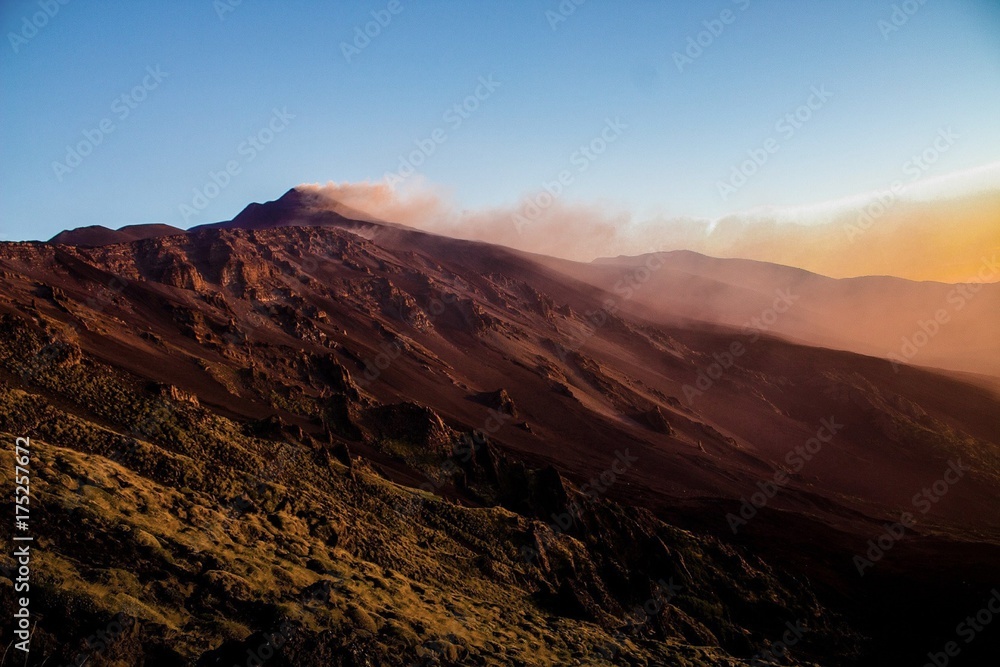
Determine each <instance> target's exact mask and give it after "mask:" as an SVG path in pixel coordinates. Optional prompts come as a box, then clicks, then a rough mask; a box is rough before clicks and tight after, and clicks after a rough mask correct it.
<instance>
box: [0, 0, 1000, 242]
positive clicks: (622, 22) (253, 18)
mask: <svg viewBox="0 0 1000 667" xmlns="http://www.w3.org/2000/svg"><path fill="white" fill-rule="evenodd" d="M230 1H231V0H219V2H215V3H213V2H212V0H198V1H186V0H182V1H177V2H169V3H168V2H160V3H153V2H129V3H119V2H102V1H99V0H94V1H87V2H84V1H83V0H70V1H69V2H68V3H67V4H65V5H63V4H60V3H59V2H58V0H42V2H41V3H39V2H38V0H35V1H32V2H18V1H6V2H3V3H2V4H0V7H2V15H0V26H2V32H3V34H4V36H5V39H4V44H3V45H0V53H2V55H0V85H2V90H3V94H2V96H0V119H2V123H0V150H2V160H0V216H2V217H0V233H2V234H3V236H4V237H5V238H7V239H11V240H20V239H45V238H49V237H51V236H52V235H53V234H55V233H56V232H58V231H59V230H61V229H64V228H69V227H76V226H81V225H90V224H103V225H106V226H108V227H119V226H122V225H125V224H132V223H139V222H166V223H169V224H173V225H177V226H181V227H187V226H191V225H194V224H200V223H204V222H213V221H217V220H224V219H228V218H230V217H232V216H233V215H235V214H236V213H237V212H238V211H239V210H240V209H241V208H243V206H244V205H245V204H246V203H248V202H250V201H263V200H267V199H273V198H275V197H277V196H279V195H281V194H282V193H283V192H284V191H285V190H286V189H287V188H289V187H291V186H294V185H296V184H298V183H302V182H326V181H329V180H334V181H339V182H343V181H352V182H357V181H365V180H380V179H382V178H383V177H384V176H385V175H386V174H387V173H391V172H394V171H396V170H397V169H398V168H399V166H400V156H406V155H408V154H410V153H412V152H413V151H414V150H419V148H418V145H417V143H415V142H423V144H424V146H430V145H431V144H428V143H427V142H428V141H431V142H433V146H434V150H433V152H432V153H431V154H429V155H425V156H424V159H423V160H422V164H421V165H420V168H419V173H420V175H421V176H422V177H423V178H424V179H426V180H427V181H429V182H430V183H434V184H436V185H438V186H441V187H442V188H444V189H446V190H447V191H449V192H450V193H451V194H452V195H453V196H454V198H455V200H456V201H457V202H459V203H460V204H461V205H462V206H466V207H470V208H474V207H475V208H478V207H485V206H501V205H510V204H512V203H514V202H517V201H519V200H520V198H521V197H523V196H524V195H525V194H526V193H530V192H535V191H537V190H539V188H541V187H542V185H543V183H545V182H551V181H552V180H554V179H556V178H557V177H558V174H559V173H560V171H563V170H565V169H567V168H569V169H573V170H574V179H573V182H572V184H571V185H569V186H567V187H566V188H565V191H564V192H563V194H562V196H563V197H564V198H565V199H566V201H567V202H574V203H575V202H579V203H590V202H594V203H598V204H612V205H614V206H618V207H623V208H626V209H628V210H630V211H634V212H635V213H636V214H637V215H646V214H652V213H656V214H665V215H692V216H707V217H716V216H721V215H724V214H727V213H730V212H733V211H738V210H745V209H748V208H754V207H758V206H765V205H774V206H795V205H804V204H809V203H813V202H820V201H825V200H831V199H837V198H841V197H844V196H847V195H851V194H854V193H858V192H862V191H868V190H871V189H875V188H884V187H886V186H887V185H888V184H889V183H890V182H891V181H893V180H894V179H897V178H900V177H901V175H902V173H903V169H904V167H903V165H904V163H906V162H907V160H909V159H910V157H911V156H913V155H915V154H919V153H920V152H922V151H924V150H925V149H928V147H930V146H932V145H933V141H934V139H935V136H936V135H937V134H938V132H939V130H941V129H942V128H945V127H951V128H953V131H954V132H955V133H957V135H958V137H959V138H958V140H957V141H956V142H955V143H954V145H953V146H952V147H950V150H948V152H947V153H946V154H943V155H940V156H939V158H940V159H937V160H936V162H935V163H934V164H933V165H928V169H927V175H928V176H936V175H943V174H947V173H950V172H956V171H961V170H965V169H969V168H973V167H977V166H981V165H984V164H987V163H992V162H995V161H997V160H1000V122H997V118H998V115H997V114H998V109H1000V3H997V2H995V1H988V0H982V1H974V0H951V1H949V2H945V1H943V0H927V1H926V2H925V3H924V4H921V3H920V2H919V0H909V2H906V3H894V2H890V1H887V0H886V1H883V0H874V1H873V0H865V1H863V2H862V1H846V0H844V1H838V2H833V1H826V2H805V1H802V0H798V1H792V0H788V1H784V0H770V1H768V0H749V1H748V0H738V1H730V0H717V1H713V2H698V3H693V2H652V1H634V2H610V1H602V0H587V1H586V2H583V4H581V5H578V6H577V5H575V4H574V3H573V2H572V0H566V1H565V2H563V3H562V6H563V7H564V8H566V7H574V8H575V9H574V10H573V11H572V13H569V12H564V14H559V13H558V12H559V8H560V2H558V1H557V0H550V1H547V2H546V1H542V2H519V1H514V0H504V1H498V2H459V1H457V0H456V1H451V2H444V1H434V0H396V1H395V2H393V3H390V2H389V1H388V0H385V1H383V0H376V1H374V2H357V3H327V2H306V1H305V0H300V1H289V2H281V3H272V2H268V3H266V2H263V0H242V2H239V3H238V4H236V5H235V6H230V5H229V2H230ZM894 4H895V5H896V6H897V7H901V11H902V6H903V5H905V6H906V7H905V8H906V9H909V10H910V12H911V13H910V14H906V13H905V12H903V13H898V12H897V15H896V17H895V19H896V22H895V24H893V23H892V19H893V12H894V9H893V5H894ZM45 6H48V13H49V14H51V16H45V15H43V14H39V13H40V12H44V11H45ZM56 8H57V9H56ZM391 9H394V10H396V11H395V13H393V12H392V11H390V10H391ZM228 10H231V11H228ZM372 12H375V13H376V16H377V17H378V16H380V17H381V18H382V20H383V22H384V23H386V25H384V26H379V28H378V31H377V32H378V34H377V35H376V36H375V37H372V38H371V39H370V41H369V43H367V44H364V42H363V41H359V42H357V44H359V45H361V46H362V47H363V48H359V49H357V47H356V46H355V48H356V49H357V50H356V51H353V52H351V53H349V54H348V56H345V54H344V48H343V44H344V43H348V44H350V43H352V42H353V40H354V39H355V36H356V30H358V29H360V30H362V31H363V30H364V28H365V24H366V23H368V22H371V21H373V20H375V19H374V18H373V15H372ZM723 12H731V13H726V14H724V13H723ZM555 17H558V19H559V20H556V18H555ZM387 19H388V20H387ZM562 19H565V20H562ZM32 21H34V23H36V24H40V25H41V27H39V28H37V30H32V27H35V26H31V23H32ZM880 21H883V22H884V23H883V24H882V26H881V27H880V24H879V22H880ZM706 22H708V25H707V26H706ZM886 26H892V28H898V29H894V30H892V31H891V32H889V31H888V29H887V28H886ZM720 27H721V30H720ZM712 28H714V29H715V31H716V32H717V33H718V34H716V35H713V34H711V32H710V30H711V29H712ZM369 29H370V31H371V32H373V33H374V32H376V31H375V29H374V26H369ZM699 33H702V34H701V35H699ZM699 37H700V40H701V42H702V44H703V45H704V46H702V47H700V48H701V50H700V52H699V51H698V49H696V48H694V47H691V50H690V51H689V52H688V55H689V56H691V55H694V56H695V57H692V58H691V59H690V60H689V61H685V62H683V63H681V67H679V66H678V64H677V59H676V56H675V54H676V53H682V54H683V53H685V51H686V49H688V47H689V45H690V43H691V42H689V39H691V40H695V41H697V40H698V39H699ZM151 72H159V73H158V74H156V75H155V76H154V75H153V74H151ZM481 77H482V78H484V79H485V80H487V81H488V80H490V77H492V80H493V81H494V82H497V83H499V86H495V85H494V86H490V87H489V88H486V87H483V85H482V84H481V83H480V80H481ZM814 87H815V88H814ZM477 88H478V92H479V93H480V97H481V98H482V99H480V100H476V101H475V103H470V104H469V105H468V106H469V109H470V110H469V111H463V112H462V114H461V115H456V114H457V113H458V112H456V111H454V110H453V111H451V112H450V113H449V109H453V107H454V106H455V105H456V104H459V105H461V104H462V103H463V101H464V100H466V98H467V97H469V96H470V95H475V93H476V92H477ZM814 89H816V90H825V91H827V92H828V93H829V94H830V96H829V98H828V99H825V100H823V101H821V102H820V101H819V100H820V98H817V97H815V95H814V93H813V92H811V91H812V90H814ZM133 91H134V94H133ZM123 94H124V95H125V96H126V97H125V99H124V100H123V99H122V95H123ZM811 96H812V99H810V98H811ZM810 101H811V102H812V103H813V107H814V108H813V109H808V110H807V111H802V110H801V109H799V107H801V106H802V105H803V104H807V103H808V102H810ZM473 106H475V107H477V108H475V109H474V110H471V107H473ZM275 110H278V111H279V115H278V116H277V117H276V116H275ZM796 110H799V113H800V118H807V120H805V121H804V122H799V123H798V125H797V126H796V127H795V128H794V132H792V133H791V134H790V135H789V131H788V127H789V125H788V124H787V121H786V124H785V125H784V126H783V129H782V130H779V129H778V128H779V127H781V126H779V125H778V123H779V121H781V119H782V118H783V117H785V116H786V114H789V113H793V114H794V113H795V112H796ZM126 112H127V114H126ZM456 119H457V120H456ZM608 119H612V120H614V119H618V121H619V122H620V123H621V124H622V125H624V126H625V129H624V130H623V131H622V132H621V133H620V136H617V137H616V140H615V141H614V142H613V143H610V144H608V145H607V147H606V150H604V152H603V153H602V154H600V155H599V156H595V158H594V159H593V160H588V163H587V168H586V170H582V171H579V172H576V167H574V166H572V165H573V164H574V163H573V161H572V160H573V156H574V154H576V153H577V151H578V149H579V148H580V146H582V145H586V144H589V143H590V142H591V141H594V140H597V138H598V137H600V136H601V131H602V128H603V127H605V124H606V122H607V120H608ZM459 120H460V121H461V122H458V121H459ZM102 123H103V125H102ZM102 128H103V129H102ZM107 130H110V131H107ZM435 131H437V134H435ZM251 136H256V137H257V147H254V146H253V142H250V143H248V137H251ZM432 137H437V139H436V140H435V139H432ZM98 139H99V141H98ZM264 139H268V140H269V143H266V145H265V144H264V143H262V140H264ZM769 139H770V140H773V142H774V143H772V144H770V145H771V147H772V148H774V147H775V146H777V148H776V151H774V152H769V153H767V159H766V161H764V163H763V164H762V165H760V166H759V167H757V168H755V169H753V171H754V173H753V175H752V177H750V178H748V179H747V181H746V184H745V185H741V187H739V188H737V189H736V191H735V193H732V192H730V193H729V194H728V196H726V197H725V198H724V197H723V196H722V195H721V194H720V187H719V183H720V181H725V180H727V179H730V178H731V176H732V173H733V169H734V168H739V165H740V164H741V163H743V162H744V161H745V160H747V159H749V156H750V155H752V154H753V152H756V154H757V155H758V156H761V155H762V153H761V152H760V151H761V150H762V149H763V147H765V146H766V145H767V143H766V142H768V140H769ZM81 142H83V143H84V144H85V145H84V146H83V151H87V152H88V154H87V155H85V156H80V158H79V160H78V162H77V160H76V159H74V158H68V157H67V147H76V146H78V145H79V144H80V143H81ZM88 145H89V148H90V150H89V151H88V150H87V149H88ZM597 146H598V147H600V142H598V144H597ZM74 150H75V149H74ZM83 151H81V152H83ZM748 151H750V152H751V153H749V154H748ZM426 152H429V151H425V153H426ZM56 163H59V165H62V166H59V165H57V164H56ZM74 163H75V164H74ZM227 165H229V166H230V167H232V173H231V174H224V175H221V176H220V175H219V174H220V172H225V171H226V169H227ZM212 173H215V174H216V179H215V180H216V181H217V182H218V183H222V184H223V185H222V187H214V188H213V187H212V185H210V184H211V183H212V176H211V174H212ZM227 177H228V178H227ZM206 187H207V190H206ZM195 190H198V191H200V192H202V193H203V195H204V194H208V195H210V196H207V197H205V199H203V200H197V199H196V197H195ZM185 206H186V207H188V208H187V209H185V208H184V207H185Z"/></svg>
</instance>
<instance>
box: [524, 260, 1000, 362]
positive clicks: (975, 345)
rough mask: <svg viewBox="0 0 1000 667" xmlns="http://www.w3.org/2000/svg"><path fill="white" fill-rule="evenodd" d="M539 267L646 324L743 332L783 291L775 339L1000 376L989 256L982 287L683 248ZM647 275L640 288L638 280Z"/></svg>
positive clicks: (994, 266)
mask: <svg viewBox="0 0 1000 667" xmlns="http://www.w3.org/2000/svg"><path fill="white" fill-rule="evenodd" d="M542 261H544V262H545V263H546V264H548V265H549V266H552V267H553V268H555V269H557V270H559V271H560V272H562V273H564V274H566V275H567V276H571V277H573V278H575V279H577V280H581V281H584V282H586V283H588V284H591V285H595V286H598V287H600V288H602V289H604V290H607V291H609V292H611V293H613V294H616V295H617V296H619V297H626V298H625V301H626V302H627V303H626V307H627V308H628V309H629V310H630V311H631V312H634V313H638V314H641V315H643V316H645V317H647V318H651V319H656V320H660V321H665V322H674V323H677V322H682V321H684V320H690V321H694V322H702V323H710V324H722V325H727V326H733V327H742V326H743V325H744V324H746V323H748V322H752V321H753V320H754V319H755V318H756V319H757V320H758V321H759V320H760V318H761V316H762V313H764V312H766V310H767V309H768V308H769V307H771V305H772V304H773V303H774V300H775V298H776V297H777V296H778V295H779V294H784V295H787V297H786V298H788V299H789V300H790V303H791V306H790V307H789V309H788V312H787V313H782V314H781V316H780V317H778V318H776V319H775V320H774V321H773V322H770V323H765V326H767V328H768V329H769V330H770V331H771V332H772V333H774V334H776V335H780V336H784V337H787V338H790V339H793V340H798V341H802V342H804V343H807V344H810V345H820V346H824V347H830V348H834V349H842V350H850V351H853V352H859V353H861V354H867V355H871V356H876V357H880V358H883V359H890V360H895V361H897V362H900V363H909V364H913V365H919V366H928V367H936V368H941V369H948V370H957V371H964V372H970V373H980V374H987V375H991V376H993V377H994V378H997V377H1000V337H998V336H997V335H996V331H997V329H998V328H1000V283H997V282H995V281H996V280H997V279H998V278H1000V264H998V263H997V254H996V253H995V252H994V253H991V254H988V255H984V257H983V260H982V262H981V265H980V267H979V268H980V269H981V276H980V277H981V278H983V279H984V280H985V281H987V283H988V284H977V283H971V284H961V285H949V284H945V283H935V282H913V281H910V280H903V279H901V278H892V277H888V276H869V277H864V278H842V279H834V278H828V277H826V276H821V275H817V274H815V273H810V272H808V271H803V270H801V269H794V268H790V267H786V266H780V265H777V264H768V263H765V262H756V261H751V260H740V259H717V258H713V257H706V256H704V255H699V254H697V253H693V252H687V251H676V252H665V253H654V254H650V255H642V256H639V257H617V258H607V259H600V260H596V261H595V262H592V263H587V264H584V263H577V262H568V261H565V260H556V259H544V260H542ZM647 275H648V276H649V278H648V280H647V281H644V282H640V281H638V280H636V279H635V276H647ZM988 281H994V282H992V283H989V282H988ZM936 318H937V319H936Z"/></svg>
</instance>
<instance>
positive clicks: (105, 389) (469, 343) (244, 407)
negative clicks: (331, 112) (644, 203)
mask: <svg viewBox="0 0 1000 667" xmlns="http://www.w3.org/2000/svg"><path fill="white" fill-rule="evenodd" d="M958 289H959V287H958V286H954V285H946V284H942V283H917V282H910V281H905V280H900V279H896V278H888V277H869V278H857V279H848V280H834V279H831V278H826V277H824V276H819V275H816V274H812V273H809V272H805V271H801V270H798V269H792V268H789V267H783V266H778V265H774V264H766V263H762V262H749V261H745V260H736V259H729V260H727V259H716V258H710V257H706V256H704V255H698V254H695V253H688V252H675V253H658V254H653V255H646V256H641V257H619V258H607V259H604V260H598V261H595V262H591V263H577V262H569V261H566V260H560V259H556V258H551V257H544V256H540V255H533V254H530V253H525V252H520V251H515V250H511V249H508V248H504V247H500V246H495V245H488V244H484V243H478V242H472V241H463V240H457V239H453V238H449V237H444V236H438V235H433V234H429V233H425V232H421V231H417V230H414V229H410V228H407V227H405V226H402V225H398V224H393V223H392V222H387V221H381V220H377V219H374V218H372V217H371V216H368V215H366V214H365V213H364V212H361V211H356V210H352V209H350V208H348V207H344V206H342V205H340V204H337V203H336V202H329V201H321V200H318V199H317V198H315V197H314V196H313V195H311V194H309V193H306V192H303V191H300V190H297V189H292V190H290V191H288V192H287V193H286V194H285V195H283V196H282V197H281V198H279V199H277V200H275V201H272V202H267V203H263V204H251V205H250V206H248V207H247V208H245V209H244V210H243V211H242V212H241V213H240V214H238V215H237V216H236V217H235V218H233V219H232V220H230V221H227V222H220V223H215V224H211V225H203V226H201V227H196V228H193V229H191V230H189V231H181V230H176V229H173V228H169V227H166V226H153V227H151V226H143V227H142V228H141V229H138V228H123V229H121V230H117V231H112V230H108V229H105V228H99V229H94V228H85V229H78V230H72V231H68V232H63V233H61V234H59V235H57V236H56V237H54V238H53V239H52V240H51V241H49V242H47V243H40V242H29V243H2V244H0V399H2V401H3V404H4V405H3V409H2V410H0V422H2V425H0V429H2V431H3V432H4V433H5V438H6V439H7V440H8V441H9V442H13V441H14V439H15V438H18V437H30V439H31V447H32V456H33V459H32V463H31V466H32V468H31V471H32V475H33V477H32V493H33V494H34V495H33V497H32V503H33V504H32V514H31V520H32V524H31V526H32V530H33V531H34V535H36V536H37V537H36V539H37V547H36V553H37V559H38V560H37V561H35V564H34V566H33V573H32V576H33V577H34V579H33V580H32V591H33V595H34V598H33V599H34V602H33V604H34V605H35V607H34V608H33V613H36V614H37V617H38V624H37V627H36V628H35V630H34V634H33V638H32V651H31V660H32V661H36V662H35V663H33V664H42V662H43V661H48V662H49V663H50V664H53V663H56V664H62V663H66V662H70V661H72V660H76V659H78V657H79V656H83V657H84V658H86V659H88V660H90V662H89V663H88V664H105V663H106V664H139V663H141V662H148V663H149V664H177V665H182V664H199V665H217V664H218V665H222V664H226V665H229V664H233V663H234V662H239V663H241V664H242V663H243V662H245V661H246V660H247V659H248V658H247V656H248V654H249V655H252V656H260V655H262V649H266V650H267V652H268V655H269V656H271V657H269V658H268V659H267V660H266V664H268V665H284V664H288V665H326V664H334V665H367V664H372V665H374V664H381V665H412V664H441V665H556V664H559V665H563V664H588V665H611V664H629V665H654V664H655V665H660V664H693V665H746V664H760V662H761V661H763V660H765V659H770V657H773V656H776V655H780V654H784V655H785V658H784V659H785V660H786V662H787V664H795V665H810V664H823V665H857V664H872V665H876V664H878V665H881V664H904V663H905V662H906V661H910V662H912V663H914V664H920V662H921V661H922V660H925V659H926V654H927V651H928V650H931V651H934V650H938V647H944V646H945V645H946V644H947V643H948V642H951V641H958V640H957V639H956V635H955V625H956V623H958V622H959V621H961V620H962V619H963V618H965V617H966V616H969V615H970V614H971V615H975V613H976V612H977V611H978V610H979V609H980V608H982V607H983V605H985V604H986V602H987V601H988V600H989V599H990V596H991V595H992V592H991V591H992V590H993V587H995V586H996V584H997V581H998V580H1000V579H998V577H997V574H998V572H1000V512H998V510H1000V392H998V386H1000V349H998V342H997V338H996V336H995V332H996V330H997V325H998V321H997V319H998V313H1000V307H998V306H1000V290H998V286H997V285H996V284H984V285H981V286H979V287H978V288H977V289H975V290H974V291H969V292H967V296H966V297H963V298H964V302H963V307H962V308H955V306H954V303H955V302H954V300H953V298H952V297H953V295H954V294H956V293H957V292H956V290H958ZM940 310H945V311H946V314H947V315H948V319H947V321H944V322H942V321H941V320H940V318H937V319H935V318H936V313H937V312H938V311H940ZM928 321H936V322H937V325H938V328H937V330H936V332H935V333H934V334H933V335H931V334H930V333H928V331H927V329H926V326H923V325H926V323H927V322H928ZM920 331H924V336H923V338H921V337H920V336H919V335H918V334H919V332H920ZM924 339H926V342H925V343H924V344H922V345H919V346H918V345H917V342H919V341H920V340H924ZM908 341H909V342H910V344H911V346H912V347H913V349H914V350H917V352H914V353H913V354H909V348H907V347H906V344H907V342H908ZM12 451H13V450H12V448H8V449H7V450H5V454H4V456H5V457H8V458H9V457H10V456H11V454H8V453H6V452H12ZM13 470H14V465H13V463H12V462H10V461H7V462H6V463H5V465H4V466H3V473H2V474H3V475H6V476H9V475H10V474H11V471H13ZM11 482H13V480H11ZM4 530H10V529H9V528H5V529H4ZM3 558H4V560H3V561H2V562H3V565H4V566H5V567H6V568H7V569H8V572H12V571H13V568H15V567H16V563H15V562H14V561H13V559H12V558H11V557H10V556H9V555H8V554H5V555H4V557H3ZM15 595H16V594H15V592H14V588H13V586H12V584H11V583H9V582H8V581H7V580H3V581H2V582H0V598H2V599H3V603H4V606H5V608H8V604H9V608H13V607H14V598H15ZM109 627H116V628H119V631H115V632H110V634H108V633H109V631H107V630H106V628H109ZM101 630H104V631H105V633H106V634H108V637H109V638H108V639H107V641H103V642H102V644H101V648H99V649H98V648H95V645H93V644H89V645H88V644H87V643H86V642H83V641H81V640H80V639H79V638H81V637H88V636H92V635H94V633H95V632H97V631H101ZM990 630H993V632H992V634H990V633H989V632H987V631H985V630H984V631H983V632H982V635H981V636H979V637H977V639H976V641H975V642H973V643H970V644H969V645H968V646H965V645H963V646H962V650H961V652H962V656H961V659H962V660H966V661H968V662H966V663H964V664H986V663H984V662H982V660H986V659H987V658H988V656H995V655H996V654H997V653H996V651H997V650H998V646H1000V644H998V640H997V633H996V632H995V628H991V629H990ZM8 641H9V640H8ZM779 645H780V646H779ZM924 647H928V648H924ZM782 649H784V650H783V651H782ZM941 650H943V649H941ZM258 659H260V658H258ZM755 660H756V661H757V662H756V663H755V662H754V661H755ZM977 660H978V661H980V662H976V661H977ZM116 661H117V662H116Z"/></svg>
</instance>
